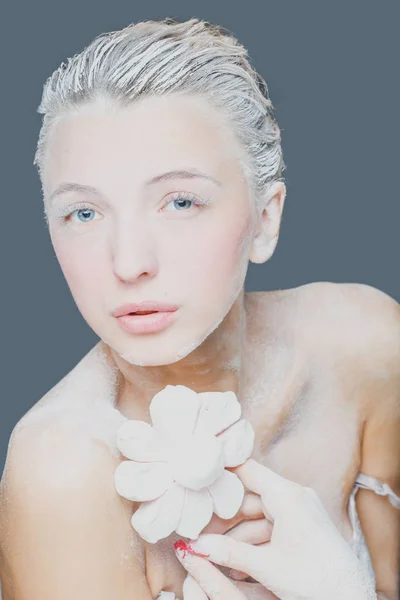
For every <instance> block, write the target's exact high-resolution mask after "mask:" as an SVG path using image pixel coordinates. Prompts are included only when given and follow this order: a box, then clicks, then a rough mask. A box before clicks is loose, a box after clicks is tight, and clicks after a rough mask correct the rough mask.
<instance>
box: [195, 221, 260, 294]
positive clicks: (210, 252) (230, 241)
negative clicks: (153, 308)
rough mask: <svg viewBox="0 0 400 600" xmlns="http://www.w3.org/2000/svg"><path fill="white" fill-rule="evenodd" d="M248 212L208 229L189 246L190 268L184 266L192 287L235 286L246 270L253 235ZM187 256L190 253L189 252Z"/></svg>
mask: <svg viewBox="0 0 400 600" xmlns="http://www.w3.org/2000/svg"><path fill="white" fill-rule="evenodd" d="M251 236H252V228H251V222H250V220H249V219H248V216H247V215H243V218H242V219H239V220H238V219H237V215H236V217H235V221H225V222H224V223H221V226H219V227H214V228H213V229H208V230H207V234H205V235H204V236H203V237H202V239H201V240H200V241H199V240H196V241H197V244H193V246H192V247H191V249H190V260H191V265H190V266H191V268H190V269H188V270H187V272H188V276H189V278H190V280H191V287H192V288H193V287H197V288H199V287H201V288H202V289H203V290H204V289H205V287H204V286H206V288H207V289H210V288H214V289H215V290H224V289H227V286H230V287H231V288H232V287H233V288H236V287H237V285H236V284H237V282H239V280H241V279H242V278H243V277H244V276H245V273H246V270H247V266H248V260H249V253H250V245H251V239H252V237H251ZM188 258H189V254H188Z"/></svg>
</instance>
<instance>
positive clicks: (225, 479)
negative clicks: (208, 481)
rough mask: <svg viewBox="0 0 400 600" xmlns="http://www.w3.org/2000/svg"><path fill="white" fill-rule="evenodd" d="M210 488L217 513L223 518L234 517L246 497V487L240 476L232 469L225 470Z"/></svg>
mask: <svg viewBox="0 0 400 600" xmlns="http://www.w3.org/2000/svg"><path fill="white" fill-rule="evenodd" d="M208 490H209V492H210V494H211V497H212V499H213V504H214V512H215V514H216V515H218V516H219V517H221V519H232V517H234V516H235V515H236V513H237V511H238V510H239V508H240V507H241V504H242V502H243V498H244V487H243V484H242V482H241V481H240V479H239V477H237V476H236V475H235V474H234V473H231V472H230V471H224V472H223V473H222V475H221V476H220V477H219V478H218V479H217V481H216V482H215V483H213V484H212V485H210V486H209V487H208Z"/></svg>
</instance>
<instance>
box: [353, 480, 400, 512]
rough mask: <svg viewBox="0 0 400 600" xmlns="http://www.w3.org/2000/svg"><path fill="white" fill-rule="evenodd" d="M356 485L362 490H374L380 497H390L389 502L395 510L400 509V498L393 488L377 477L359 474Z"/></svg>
mask: <svg viewBox="0 0 400 600" xmlns="http://www.w3.org/2000/svg"><path fill="white" fill-rule="evenodd" d="M355 485H356V486H357V487H360V488H364V489H367V490H372V491H373V492H375V494H378V496H389V501H390V504H392V506H394V507H395V508H400V498H399V496H397V495H396V494H395V493H394V491H393V490H392V488H391V487H390V486H389V485H388V484H387V483H382V482H381V481H379V479H375V477H370V475H365V474H364V473H359V474H358V477H357V479H356V481H355Z"/></svg>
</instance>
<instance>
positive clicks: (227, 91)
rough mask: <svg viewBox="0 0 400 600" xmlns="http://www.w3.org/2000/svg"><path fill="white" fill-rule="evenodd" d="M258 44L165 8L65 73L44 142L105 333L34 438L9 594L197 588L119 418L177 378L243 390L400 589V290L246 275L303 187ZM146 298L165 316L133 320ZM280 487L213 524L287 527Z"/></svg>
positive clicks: (7, 479) (66, 264) (338, 526)
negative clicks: (160, 535) (136, 469)
mask: <svg viewBox="0 0 400 600" xmlns="http://www.w3.org/2000/svg"><path fill="white" fill-rule="evenodd" d="M246 55H247V53H246V50H245V49H244V48H243V46H241V45H240V44H239V43H238V41H237V40H236V39H235V38H233V37H232V36H231V35H229V33H228V32H225V31H223V30H222V29H221V28H218V27H217V26H213V25H210V24H208V23H205V22H202V21H199V20H197V19H191V20H189V21H187V22H185V23H177V22H174V21H173V20H172V19H167V20H165V21H162V22H154V21H148V22H144V23H137V24H135V25H132V26H129V27H126V28H125V29H123V30H122V31H117V32H112V33H109V34H103V35H101V36H99V37H98V38H96V39H95V40H94V41H93V42H92V43H91V44H90V45H89V46H88V47H87V48H86V49H85V50H84V51H83V52H81V53H80V54H79V55H76V56H74V57H73V58H72V59H71V60H70V61H69V62H68V64H67V65H61V67H60V68H59V69H58V70H57V71H56V72H55V73H54V74H53V75H52V77H51V78H49V80H48V81H47V82H46V85H45V89H44V93H43V98H42V102H41V104H40V107H39V109H38V110H39V112H40V113H41V114H44V121H43V125H42V129H41V131H40V136H39V143H38V149H37V153H36V156H35V164H36V165H37V166H38V168H39V173H40V178H41V183H42V189H43V196H44V208H45V217H46V222H47V223H48V226H49V232H50V236H51V240H52V243H53V247H54V250H55V253H56V255H57V258H58V260H59V263H60V266H61V268H62V271H63V273H64V275H65V278H66V281H67V283H68V285H69V288H70V290H71V293H72V295H73V298H74V300H75V302H76V304H77V306H78V308H79V310H80V312H81V313H82V316H83V317H84V319H85V320H86V321H87V323H88V324H89V326H90V327H91V328H92V329H93V330H94V331H95V333H96V334H97V335H98V336H99V337H100V338H101V341H100V342H99V343H98V344H97V345H96V346H95V347H94V348H93V349H92V350H91V351H90V352H89V353H88V354H87V355H86V356H85V357H84V358H83V359H82V360H81V361H80V362H79V363H78V364H77V365H76V367H75V368H74V369H73V370H72V371H71V372H70V373H68V375H67V376H66V377H64V378H63V379H62V380H61V381H60V382H59V383H58V384H57V385H56V386H55V387H54V388H53V389H51V390H50V391H49V392H48V393H47V394H46V395H45V396H44V397H43V398H42V399H41V400H40V401H39V402H38V403H37V404H36V405H35V406H34V407H33V408H32V409H31V410H30V411H29V412H28V413H27V414H26V415H24V417H23V418H22V419H21V421H20V422H19V423H18V424H17V426H16V427H15V429H14V431H13V433H12V436H11V439H10V444H9V449H8V454H7V463H6V469H5V472H4V477H3V480H2V488H1V491H2V495H1V506H2V513H1V514H2V519H1V538H0V539H1V555H2V561H1V578H2V581H3V600H9V599H11V598H13V599H14V600H22V599H25V598H29V599H31V598H40V599H41V600H47V599H50V598H51V599H52V600H55V599H57V600H62V599H64V598H65V599H66V598H68V599H69V600H70V599H71V598H85V599H86V600H89V599H90V598H96V600H101V599H103V598H104V599H106V598H107V599H109V598H118V600H124V599H125V598H126V599H128V598H132V597H134V598H136V599H138V600H147V599H150V598H155V597H157V596H158V595H161V594H164V595H165V593H166V592H170V593H171V594H172V595H173V594H176V596H178V597H182V585H183V582H184V581H185V579H186V576H187V572H188V571H189V572H190V569H191V567H190V565H188V564H187V563H186V566H185V564H184V561H183V562H182V563H181V562H180V560H178V559H177V556H176V553H175V550H174V546H173V544H174V542H177V541H178V537H179V536H176V535H171V536H170V537H169V538H167V539H165V540H161V541H160V542H158V543H157V544H154V545H151V544H146V543H145V542H143V540H141V539H140V537H139V536H137V535H136V534H135V532H134V531H132V527H131V525H130V518H131V515H132V513H133V512H134V511H135V510H136V509H137V508H138V504H137V503H132V502H130V501H126V500H124V499H123V498H121V497H120V496H118V495H117V494H116V491H115V487H114V481H113V473H114V471H115V469H116V467H117V465H119V463H120V462H121V459H122V457H121V455H120V454H119V452H118V450H117V448H116V447H115V432H116V430H117V428H118V427H119V425H120V424H121V423H123V422H124V421H125V420H126V419H127V418H128V419H137V420H142V421H147V422H148V421H149V403H150V401H151V399H152V398H153V396H154V395H155V394H156V393H157V392H158V391H160V390H161V389H163V388H164V387H165V386H166V385H168V384H172V385H177V384H179V385H186V386H187V387H190V388H191V389H193V390H195V391H196V392H203V391H227V390H232V391H234V392H235V393H236V394H237V397H238V398H239V399H240V402H241V406H242V412H243V416H245V417H246V418H247V419H248V420H249V421H250V422H251V424H252V425H253V428H254V431H255V445H254V451H253V455H252V458H253V459H255V460H256V461H258V462H259V463H261V464H262V465H264V466H268V468H269V469H270V470H271V471H272V472H274V473H276V475H277V476H280V477H282V478H283V479H285V480H289V481H290V482H293V485H294V484H296V485H297V486H298V485H300V486H304V487H306V488H307V489H310V488H312V489H313V490H314V493H316V494H318V497H319V498H320V501H321V503H322V505H323V506H324V509H325V510H326V511H327V514H329V517H330V521H329V524H330V525H329V527H333V526H334V530H335V531H336V530H337V531H338V532H339V533H340V535H341V536H342V538H343V539H345V540H346V541H347V542H348V544H347V545H346V548H347V547H349V548H351V549H352V555H353V554H354V555H356V557H357V559H358V560H359V561H360V563H362V564H363V565H364V567H365V569H366V570H368V569H370V570H371V569H372V567H373V569H374V572H375V573H374V575H375V578H376V590H377V593H378V597H379V598H390V599H391V598H395V597H397V596H396V594H397V593H398V580H397V573H398V567H399V565H398V550H399V528H400V524H399V511H398V510H397V509H396V507H395V505H396V501H397V500H398V498H397V496H398V495H399V494H400V483H399V471H400V459H399V454H400V453H399V442H398V436H397V432H398V426H399V421H400V410H399V408H400V397H399V355H400V352H399V331H400V307H399V305H398V304H397V303H396V302H395V301H394V300H393V299H392V298H390V297H389V296H387V295H386V294H384V293H383V292H381V291H379V290H376V289H373V288H371V287H369V286H366V285H357V284H332V283H325V282H323V283H314V284H309V285H304V286H301V287H299V288H294V289H289V290H278V291H273V292H253V293H245V292H244V280H245V275H246V271H247V267H248V261H249V260H250V261H252V262H254V263H262V262H265V261H267V260H268V259H269V258H270V257H271V256H272V254H273V252H274V249H275V247H276V244H277V240H278V235H279V228H280V223H281V218H282V210H283V205H284V200H285V194H286V189H285V185H284V182H283V178H282V171H283V169H284V163H283V159H282V150H281V144H280V130H279V127H278V125H277V123H276V122H275V119H274V115H273V107H272V104H271V101H270V99H269V97H268V91H267V87H266V85H265V82H264V81H263V80H262V79H261V78H260V77H259V76H258V75H257V74H256V72H255V71H254V70H253V69H252V67H251V66H250V64H249V62H248V60H247V58H246ZM140 310H142V311H156V312H158V314H157V315H155V316H152V317H151V316H150V317H149V316H147V317H146V316H139V315H136V316H134V315H133V316H131V317H126V316H125V317H123V318H121V315H127V314H128V313H131V312H134V313H136V312H137V311H140ZM163 312H166V313H167V314H160V313H163ZM27 457H28V458H29V460H27ZM360 473H361V475H359V474H360ZM363 477H364V478H365V479H363ZM260 478H261V480H262V478H263V475H262V474H261V475H260ZM380 484H385V485H386V486H388V487H385V488H383V490H382V491H383V492H384V493H385V494H386V495H385V496H379V495H378V494H379V493H380V491H381V490H380V489H379V487H376V486H379V485H380ZM363 485H365V486H366V488H367V489H360V487H361V488H362V486H363ZM261 488H262V486H261V483H260V482H259V483H258V488H257V485H256V486H255V488H254V490H253V491H252V490H251V486H250V487H248V488H247V489H248V493H247V496H246V498H245V500H244V502H243V506H242V510H241V512H240V513H239V514H238V515H237V516H236V517H235V518H234V519H232V520H231V521H223V520H221V519H218V518H216V517H215V518H213V520H212V521H211V523H210V525H209V526H208V527H207V528H206V531H207V532H208V533H210V532H211V533H214V534H221V533H225V532H227V531H228V530H229V529H230V532H229V534H230V535H231V536H232V534H234V531H235V526H237V527H238V528H239V527H241V525H240V522H241V521H253V524H255V526H256V527H259V528H260V529H259V532H260V531H261V534H260V533H259V534H257V535H253V534H254V532H253V534H252V535H250V536H246V535H244V536H243V538H241V539H243V541H245V542H247V543H249V544H250V545H251V544H257V543H260V542H262V540H264V541H268V536H269V535H270V533H271V532H270V531H269V533H268V531H267V532H266V530H265V525H266V523H267V518H266V514H265V507H264V508H263V505H262V503H261V498H262V496H261V495H260V493H259V492H257V489H258V490H260V489H261ZM262 489H264V488H262ZM357 490H359V491H358V493H357V509H358V511H359V517H360V520H358V515H357V512H356V504H355V496H356V492H357ZM371 490H372V491H371ZM374 491H376V492H377V493H378V494H374V493H373V492H374ZM257 499H258V500H257ZM314 500H315V498H314ZM389 500H390V501H389ZM322 505H321V506H322ZM303 510H304V514H305V512H306V509H305V508H304V507H303ZM318 510H320V508H319V509H318ZM242 525H243V523H242ZM329 527H328V529H329ZM238 531H239V533H238V535H239V536H240V535H241V534H240V532H241V531H243V528H242V529H240V530H239V529H237V530H236V532H238ZM363 534H364V535H363ZM332 535H333V534H332ZM364 536H365V540H366V542H365V540H364ZM225 539H226V540H228V536H225ZM331 539H332V540H333V538H331ZM367 550H368V551H369V553H368V551H367ZM310 556H311V555H310ZM178 558H179V557H178ZM369 558H370V559H371V561H370V562H369ZM201 560H204V561H207V559H206V558H203V559H201ZM210 560H212V558H211V559H210ZM310 560H311V559H310ZM217 562H218V560H217V559H216V563H217ZM239 562H240V561H239ZM241 564H243V567H244V568H243V570H242V574H240V573H239V574H238V573H236V575H235V577H236V578H240V577H242V578H244V577H246V578H247V577H248V576H250V579H247V581H242V582H241V584H240V583H238V584H237V585H238V588H237V589H241V590H244V589H246V590H248V591H246V592H245V593H246V594H248V597H255V596H254V594H255V593H257V594H259V596H258V597H264V598H267V597H269V598H271V597H273V596H271V591H268V589H267V588H266V587H265V585H264V586H261V587H262V590H261V589H260V586H259V585H258V584H257V583H255V582H254V577H251V570H252V569H251V568H250V567H249V566H248V565H246V563H245V562H243V563H241ZM207 565H208V566H210V564H209V563H207ZM225 566H226V565H225ZM228 566H229V565H228ZM238 566H239V563H237V564H236V567H235V568H236V570H237V567H238ZM246 569H247V571H246ZM239 570H240V569H239ZM216 571H217V569H216V568H215V571H213V573H215V572H216ZM218 572H219V573H220V571H218ZM371 573H372V570H371ZM254 574H255V571H254ZM231 575H232V576H233V575H234V574H231ZM224 577H225V579H226V581H228V578H227V577H228V573H225V575H224ZM337 577H340V572H338V573H337ZM193 579H195V575H194V574H193V577H192V579H187V581H192V580H193ZM225 579H224V582H225ZM232 581H233V578H232V577H231V578H230V580H229V581H228V582H229V585H233V584H232ZM260 583H261V584H262V583H263V582H260ZM264 583H266V582H264ZM349 585H350V584H349ZM255 586H256V587H255ZM301 586H302V583H301V581H299V582H298V594H299V596H301V595H302V596H303V597H307V596H305V595H304V594H305V593H306V592H305V590H303V589H302V587H301ZM204 588H207V585H205V586H203V588H202V587H201V585H200V591H199V588H197V592H195V593H198V594H199V593H203V592H204V593H207V592H206V591H205V589H204ZM254 590H257V591H254ZM272 591H273V590H272ZM208 593H209V590H208ZM281 594H282V597H284V596H285V594H289V591H288V590H286V591H285V589H283V590H281ZM193 597H194V596H193ZM286 597H289V595H287V596H286Z"/></svg>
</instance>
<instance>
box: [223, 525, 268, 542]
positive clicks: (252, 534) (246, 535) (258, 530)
mask: <svg viewBox="0 0 400 600" xmlns="http://www.w3.org/2000/svg"><path fill="white" fill-rule="evenodd" d="M273 528H274V525H273V523H271V522H270V521H267V519H257V520H255V521H245V522H244V523H240V525H237V527H234V528H233V529H231V530H230V531H228V532H227V533H226V534H225V535H228V536H229V537H231V538H233V539H234V540H237V541H238V542H246V543H247V544H262V543H263V542H269V541H270V539H271V534H272V530H273Z"/></svg>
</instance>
